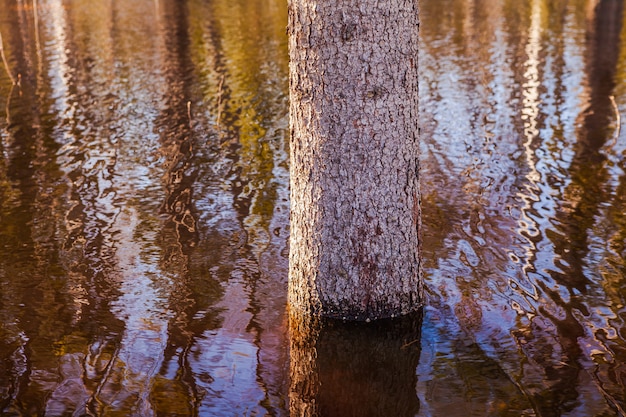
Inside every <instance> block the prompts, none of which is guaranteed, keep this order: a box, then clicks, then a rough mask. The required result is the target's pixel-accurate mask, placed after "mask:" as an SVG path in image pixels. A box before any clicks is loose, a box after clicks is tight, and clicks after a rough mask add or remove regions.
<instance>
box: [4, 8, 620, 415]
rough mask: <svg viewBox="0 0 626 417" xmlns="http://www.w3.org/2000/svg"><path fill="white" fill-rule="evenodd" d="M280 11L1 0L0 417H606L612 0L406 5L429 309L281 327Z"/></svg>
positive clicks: (616, 33)
mask: <svg viewBox="0 0 626 417" xmlns="http://www.w3.org/2000/svg"><path fill="white" fill-rule="evenodd" d="M286 3H287V2H286V1H284V0H247V1H244V0H185V1H176V0H135V1H124V2H122V1H115V0H34V1H33V0H0V34H1V35H2V40H3V45H4V54H5V56H6V60H7V64H8V67H9V70H10V71H11V77H13V78H14V79H15V81H16V82H17V81H19V82H18V85H16V86H12V84H11V77H10V76H9V75H8V74H7V72H6V71H5V68H4V64H3V63H1V64H0V139H1V141H0V154H1V156H0V415H3V416H5V415H6V416H31V415H45V416H66V415H75V416H82V415H94V416H95V415H98V416H100V415H102V416H130V415H133V416H187V415H190V416H195V415H198V416H255V415H256V416H260V415H268V416H286V415H290V414H291V415H293V416H296V415H314V414H318V415H322V416H340V417H342V416H378V415H379V416H413V415H420V416H620V415H621V416H623V415H626V412H625V411H624V410H626V323H625V320H626V260H625V257H626V131H622V129H621V115H622V114H626V25H625V24H624V22H623V20H624V13H623V8H624V4H623V2H622V1H618V0H586V1H585V0H569V1H567V0H515V1H513V0H421V2H420V7H421V20H422V23H421V35H422V44H421V57H420V68H421V73H422V76H421V80H420V88H421V95H422V97H421V108H422V114H421V132H422V174H423V176H422V187H423V199H424V201H423V212H424V223H425V227H424V240H425V251H426V252H425V255H424V261H425V264H426V275H427V287H428V306H427V307H426V308H425V309H424V312H423V315H418V316H414V317H409V318H408V319H406V320H403V321H399V322H392V323H388V322H386V323H377V324H375V325H371V326H362V325H354V324H341V323H326V324H324V325H323V326H322V327H321V328H320V326H317V325H315V324H313V325H312V326H311V327H310V328H308V330H307V328H306V327H305V328H298V329H292V331H291V332H290V329H289V323H288V319H287V314H286V283H287V253H288V245H287V243H288V242H287V238H288V231H289V228H288V227H289V222H288V219H289V213H288V211H289V201H288V176H289V175H288V161H289V158H288V119H287V117H288V115H287V104H288V103H287V100H288V99H287V71H288V61H287V49H286V37H285V26H286V7H287V5H286ZM18 74H19V76H18ZM305 330H306V331H305Z"/></svg>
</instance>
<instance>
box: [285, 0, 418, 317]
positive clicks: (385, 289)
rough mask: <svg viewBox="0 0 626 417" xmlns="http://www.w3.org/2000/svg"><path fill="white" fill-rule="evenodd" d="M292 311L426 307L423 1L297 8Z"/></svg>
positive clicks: (310, 0)
mask: <svg viewBox="0 0 626 417" xmlns="http://www.w3.org/2000/svg"><path fill="white" fill-rule="evenodd" d="M288 28H289V35H290V39H289V55H290V129H291V142H290V144H291V236H290V268H289V302H290V308H291V310H292V311H294V312H299V313H304V314H307V315H309V314H321V315H323V316H328V317H336V318H341V319H352V320H355V319H356V320H369V319H376V318H383V317H394V316H398V315H402V314H406V313H409V312H411V311H414V310H416V309H418V308H419V307H420V306H421V303H422V287H421V285H422V284H421V281H422V272H421V264H420V262H421V247H420V245H421V241H420V191H419V178H418V176H419V158H418V157H419V155H418V153H419V144H418V127H417V123H418V77H417V69H418V61H417V59H418V54H417V53H418V32H419V21H418V10H417V0H385V1H380V0H345V1H340V2H330V1H317V0H290V3H289V27H288Z"/></svg>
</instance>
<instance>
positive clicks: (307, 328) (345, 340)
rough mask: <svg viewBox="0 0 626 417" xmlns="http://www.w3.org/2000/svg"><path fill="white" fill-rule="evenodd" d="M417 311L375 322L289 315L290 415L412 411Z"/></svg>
mask: <svg viewBox="0 0 626 417" xmlns="http://www.w3.org/2000/svg"><path fill="white" fill-rule="evenodd" d="M421 326H422V314H421V312H418V313H414V314H412V315H409V316H407V317H403V318H401V319H389V320H381V321H378V322H373V323H343V322H340V321H334V320H322V321H310V320H299V319H298V318H296V317H294V316H292V317H291V318H290V328H291V333H290V336H291V338H290V340H291V344H290V346H291V389H290V393H289V401H290V410H291V415H292V416H344V417H352V416H354V417H356V416H398V417H401V416H414V415H416V414H417V412H418V411H419V400H418V398H417V396H416V395H415V383H416V380H417V378H416V375H415V368H416V367H417V364H418V362H419V353H420V345H421V340H420V329H421Z"/></svg>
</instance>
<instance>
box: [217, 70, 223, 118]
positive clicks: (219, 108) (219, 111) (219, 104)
mask: <svg viewBox="0 0 626 417" xmlns="http://www.w3.org/2000/svg"><path fill="white" fill-rule="evenodd" d="M223 86H224V74H222V77H221V78H220V84H219V86H218V88H217V129H218V130H219V128H220V119H221V117H222V91H223V90H222V87H223Z"/></svg>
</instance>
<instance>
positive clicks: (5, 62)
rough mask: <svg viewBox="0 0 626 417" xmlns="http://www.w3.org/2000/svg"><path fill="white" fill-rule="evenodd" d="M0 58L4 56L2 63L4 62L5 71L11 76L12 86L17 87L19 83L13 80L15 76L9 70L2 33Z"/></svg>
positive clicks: (0, 36) (0, 35) (0, 37)
mask: <svg viewBox="0 0 626 417" xmlns="http://www.w3.org/2000/svg"><path fill="white" fill-rule="evenodd" d="M0 56H2V62H4V69H5V70H6V71H7V74H9V78H10V79H11V84H13V85H16V84H17V81H15V78H13V74H11V70H10V69H9V63H8V62H7V58H6V56H5V55H4V46H3V45H2V33H0Z"/></svg>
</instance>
